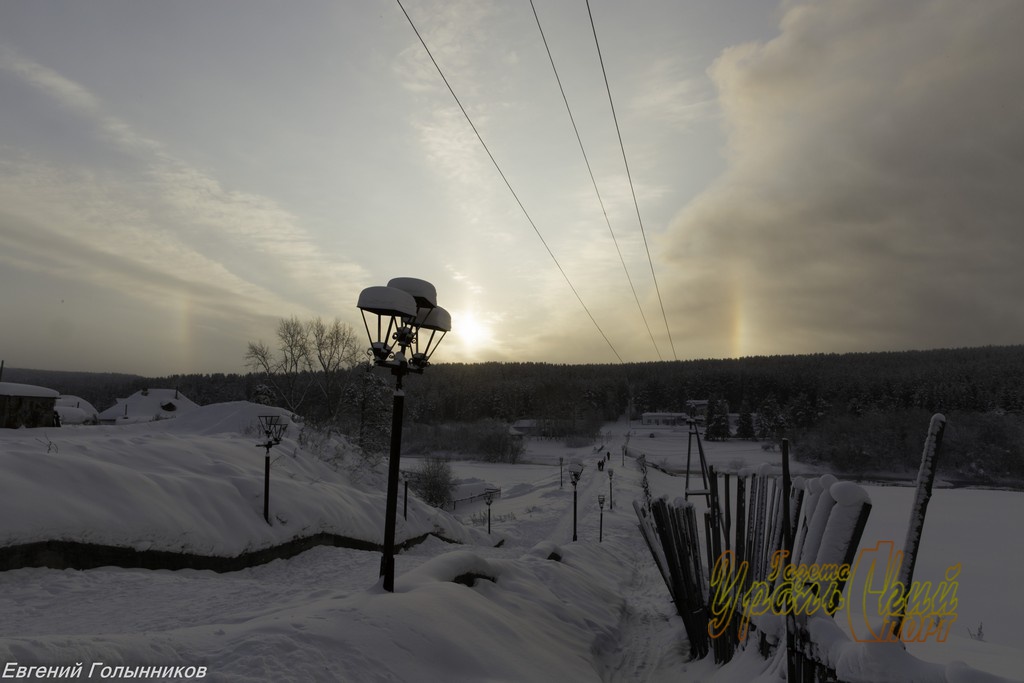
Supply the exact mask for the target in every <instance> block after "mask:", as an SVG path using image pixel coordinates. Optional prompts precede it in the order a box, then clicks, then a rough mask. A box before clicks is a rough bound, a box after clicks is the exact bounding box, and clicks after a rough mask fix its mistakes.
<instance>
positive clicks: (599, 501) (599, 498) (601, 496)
mask: <svg viewBox="0 0 1024 683" xmlns="http://www.w3.org/2000/svg"><path fill="white" fill-rule="evenodd" d="M597 504H598V505H600V506H601V522H600V523H599V524H598V527H597V542H598V543H600V542H601V539H602V538H603V537H604V494H603V493H599V494H597Z"/></svg>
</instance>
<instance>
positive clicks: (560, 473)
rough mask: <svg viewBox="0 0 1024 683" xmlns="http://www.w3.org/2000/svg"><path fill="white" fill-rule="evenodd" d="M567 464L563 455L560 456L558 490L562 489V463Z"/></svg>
mask: <svg viewBox="0 0 1024 683" xmlns="http://www.w3.org/2000/svg"><path fill="white" fill-rule="evenodd" d="M563 462H565V458H564V457H562V456H561V455H560V456H558V488H562V463H563Z"/></svg>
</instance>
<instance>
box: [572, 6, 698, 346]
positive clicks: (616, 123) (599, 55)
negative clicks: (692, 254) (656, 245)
mask: <svg viewBox="0 0 1024 683" xmlns="http://www.w3.org/2000/svg"><path fill="white" fill-rule="evenodd" d="M587 15H588V16H589V17H590V30H591V31H593V33H594V45H596V46H597V58H598V60H599V61H600V62H601V74H602V75H603V76H604V88H605V90H606V91H607V92H608V104H609V106H610V107H611V109H612V120H613V121H615V134H616V135H618V136H619V149H620V150H622V163H623V164H624V165H625V167H626V179H627V180H629V191H630V192H631V193H632V194H633V206H634V207H636V220H637V222H638V223H639V224H640V234H641V235H642V236H643V238H644V249H646V250H647V262H648V263H649V264H651V277H652V278H653V279H654V289H655V291H656V292H657V293H658V304H659V305H660V306H661V317H662V319H664V321H665V332H667V333H668V343H669V345H671V347H672V357H673V358H674V359H675V360H679V356H677V355H676V345H675V343H673V341H672V330H670V329H669V326H668V316H667V315H666V314H665V303H664V301H662V298H661V288H660V287H659V286H658V276H657V275H655V273H654V259H652V258H651V248H650V247H649V246H648V245H647V233H646V232H645V231H644V221H643V219H642V218H640V203H639V202H637V200H636V190H635V189H634V188H633V177H632V175H631V174H630V172H629V161H627V160H626V146H625V145H624V144H622V131H621V130H620V129H619V118H618V117H617V116H616V115H615V102H614V101H613V100H612V89H611V86H609V85H608V72H607V71H606V70H605V68H604V57H602V56H601V43H600V41H598V39H597V28H596V27H595V26H594V13H593V12H591V11H590V0H587Z"/></svg>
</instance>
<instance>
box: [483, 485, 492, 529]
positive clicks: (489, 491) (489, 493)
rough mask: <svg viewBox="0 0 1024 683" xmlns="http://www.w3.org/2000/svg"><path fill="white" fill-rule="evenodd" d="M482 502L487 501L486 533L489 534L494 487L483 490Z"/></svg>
mask: <svg viewBox="0 0 1024 683" xmlns="http://www.w3.org/2000/svg"><path fill="white" fill-rule="evenodd" d="M484 502H485V503H487V535H488V536H490V535H491V503H493V502H494V489H486V490H485V491H484Z"/></svg>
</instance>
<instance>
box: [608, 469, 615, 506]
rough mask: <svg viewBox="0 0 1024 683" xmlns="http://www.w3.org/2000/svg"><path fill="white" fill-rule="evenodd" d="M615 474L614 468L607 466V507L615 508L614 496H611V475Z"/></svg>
mask: <svg viewBox="0 0 1024 683" xmlns="http://www.w3.org/2000/svg"><path fill="white" fill-rule="evenodd" d="M614 474H615V470H613V469H612V468H611V467H609V468H608V509H609V510H614V509H615V498H614V497H613V496H612V475H614Z"/></svg>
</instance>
